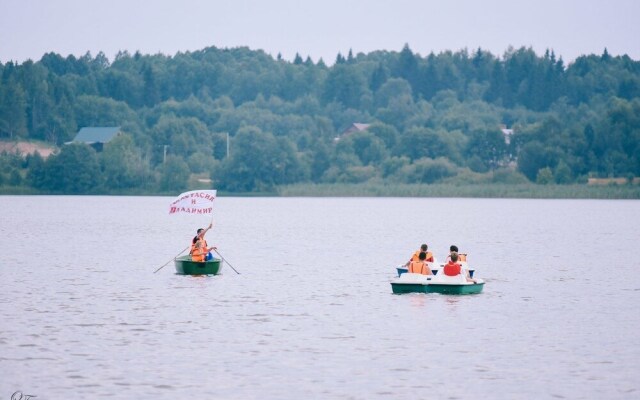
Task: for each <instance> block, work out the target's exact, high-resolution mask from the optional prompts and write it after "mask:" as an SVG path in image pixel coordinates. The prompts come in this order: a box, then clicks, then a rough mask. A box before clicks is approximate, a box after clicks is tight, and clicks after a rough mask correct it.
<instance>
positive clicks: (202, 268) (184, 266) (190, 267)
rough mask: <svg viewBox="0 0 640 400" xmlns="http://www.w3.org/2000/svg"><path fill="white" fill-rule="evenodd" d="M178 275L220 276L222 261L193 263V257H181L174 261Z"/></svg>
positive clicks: (215, 259) (213, 260)
mask: <svg viewBox="0 0 640 400" xmlns="http://www.w3.org/2000/svg"><path fill="white" fill-rule="evenodd" d="M174 261H175V264H176V273H177V274H178V275H218V274H219V273H220V270H221V269H222V268H221V263H220V260H218V259H217V258H214V259H212V260H209V261H205V262H196V261H191V256H189V255H186V256H180V257H176V259H175V260H174Z"/></svg>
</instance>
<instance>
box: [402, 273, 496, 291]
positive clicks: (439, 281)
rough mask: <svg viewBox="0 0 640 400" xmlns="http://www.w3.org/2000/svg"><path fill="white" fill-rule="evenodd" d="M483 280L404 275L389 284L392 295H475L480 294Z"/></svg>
mask: <svg viewBox="0 0 640 400" xmlns="http://www.w3.org/2000/svg"><path fill="white" fill-rule="evenodd" d="M483 287H484V280H482V279H477V280H476V281H475V282H473V283H472V282H468V281H467V279H466V278H465V277H464V276H463V275H456V276H447V275H444V274H442V275H437V276H435V275H421V274H411V273H404V274H402V275H401V276H399V277H398V278H396V279H394V280H393V281H392V282H391V289H392V290H393V293H394V294H403V293H440V294H477V293H480V292H482V288H483Z"/></svg>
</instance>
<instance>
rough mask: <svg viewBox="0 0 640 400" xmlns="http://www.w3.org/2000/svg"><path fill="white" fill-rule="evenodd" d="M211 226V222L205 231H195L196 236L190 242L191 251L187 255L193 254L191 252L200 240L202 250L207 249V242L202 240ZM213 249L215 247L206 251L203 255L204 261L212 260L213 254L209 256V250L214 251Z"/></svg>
mask: <svg viewBox="0 0 640 400" xmlns="http://www.w3.org/2000/svg"><path fill="white" fill-rule="evenodd" d="M212 226H213V222H212V223H210V224H209V226H208V227H207V229H202V228H200V229H198V230H197V231H196V235H195V236H194V237H193V240H192V241H191V251H190V252H189V254H193V250H194V249H195V245H196V242H197V241H198V240H202V241H203V246H204V248H207V246H208V244H207V240H206V239H205V238H204V235H205V234H206V233H207V232H208V231H209V229H211V227H212ZM214 249H215V247H211V248H210V249H209V250H207V252H206V254H205V261H209V260H211V259H212V258H213V254H211V250H214Z"/></svg>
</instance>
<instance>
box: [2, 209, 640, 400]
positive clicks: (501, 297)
mask: <svg viewBox="0 0 640 400" xmlns="http://www.w3.org/2000/svg"><path fill="white" fill-rule="evenodd" d="M172 200H173V199H172V198H168V197H90V196H89V197H74V196H33V197H30V196H24V197H23V196H0V221H1V222H0V238H1V241H0V243H1V250H2V252H1V254H2V255H0V282H1V284H2V288H3V290H2V292H1V294H0V324H1V325H0V374H1V376H2V379H0V399H10V398H11V396H12V394H13V393H15V392H16V391H19V392H20V393H22V394H23V396H26V395H32V396H37V398H36V399H38V400H43V399H60V398H104V397H111V398H116V399H151V398H153V399H176V398H203V399H300V398H304V397H306V398H310V399H399V398H420V399H427V398H433V399H440V398H448V399H478V398H487V399H514V398H526V399H533V398H536V399H547V398H560V399H562V398H565V399H629V398H638V397H639V396H640V379H638V377H640V363H639V362H638V360H639V359H640V339H639V338H640V336H639V334H638V332H640V312H638V308H639V307H640V268H639V267H640V262H639V261H638V258H637V256H635V255H634V254H633V251H634V250H633V249H637V248H638V247H637V246H638V242H639V239H640V229H638V227H639V226H640V201H622V200H619V201H608V200H526V199H519V200H518V199H509V200H501V199H426V198H425V199H418V198H225V197H220V198H218V199H217V200H216V204H215V211H214V215H215V218H214V229H213V230H212V231H211V232H209V233H208V234H207V240H208V242H209V244H210V245H216V246H217V247H218V250H219V251H220V253H221V254H222V255H223V256H224V257H225V259H226V260H227V261H228V262H229V263H230V264H231V265H232V266H233V267H234V268H235V269H236V270H237V271H238V272H239V273H240V274H237V273H235V272H234V271H233V270H232V269H231V268H230V267H229V266H228V265H225V266H224V267H223V274H222V275H220V276H212V277H192V276H178V275H175V269H174V266H173V263H172V262H170V263H169V264H167V265H166V267H163V268H162V269H160V270H159V271H158V272H157V273H155V274H154V271H155V270H156V269H158V268H159V267H161V266H162V265H164V264H166V263H167V262H168V261H170V260H172V259H173V257H175V256H176V255H177V254H178V252H180V250H182V249H184V248H185V247H187V246H188V244H189V243H190V239H191V238H192V237H193V235H194V234H195V230H196V229H197V228H198V227H205V226H206V225H208V223H209V221H210V218H209V217H208V216H190V215H169V214H168V205H169V203H170V202H171V201H172ZM423 242H426V243H428V244H429V248H430V250H432V251H433V252H434V255H435V256H436V258H438V259H439V260H441V261H443V260H444V258H445V257H446V255H447V252H448V248H449V245H451V244H456V245H458V247H459V248H460V251H461V252H463V253H468V254H469V264H470V265H471V266H473V267H475V269H476V276H477V277H480V278H483V279H485V281H486V284H485V287H484V291H483V292H482V293H481V294H479V295H469V296H445V295H439V294H408V295H393V294H392V292H391V285H390V284H389V282H390V281H391V279H393V277H394V276H395V273H396V271H395V267H396V266H397V265H398V264H401V263H404V262H405V261H406V260H407V259H408V258H409V257H410V255H411V254H412V253H413V252H414V251H415V250H416V249H417V248H418V247H419V245H420V244H421V243H423ZM25 398H26V397H25Z"/></svg>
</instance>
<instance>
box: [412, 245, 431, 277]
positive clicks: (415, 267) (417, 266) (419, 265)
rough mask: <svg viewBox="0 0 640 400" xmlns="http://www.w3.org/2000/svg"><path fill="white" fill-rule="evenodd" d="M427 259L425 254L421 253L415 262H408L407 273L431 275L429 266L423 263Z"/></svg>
mask: <svg viewBox="0 0 640 400" xmlns="http://www.w3.org/2000/svg"><path fill="white" fill-rule="evenodd" d="M426 259H427V253H426V252H424V251H421V252H420V254H419V255H418V260H417V261H410V262H409V272H410V273H412V274H422V275H433V273H432V272H431V268H429V264H427V262H426V261H425V260H426Z"/></svg>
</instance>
